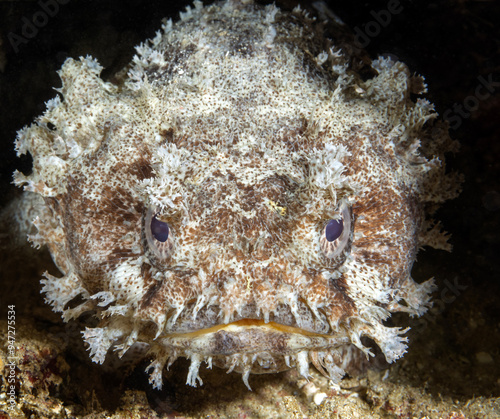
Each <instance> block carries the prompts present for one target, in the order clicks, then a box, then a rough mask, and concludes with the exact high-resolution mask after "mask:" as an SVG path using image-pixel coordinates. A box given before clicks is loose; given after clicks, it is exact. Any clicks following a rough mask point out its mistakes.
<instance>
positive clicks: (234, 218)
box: [15, 1, 456, 387]
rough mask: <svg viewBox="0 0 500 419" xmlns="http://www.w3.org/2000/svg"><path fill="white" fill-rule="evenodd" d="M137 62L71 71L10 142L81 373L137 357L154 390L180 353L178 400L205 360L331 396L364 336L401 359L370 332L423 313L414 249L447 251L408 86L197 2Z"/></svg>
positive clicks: (303, 28) (248, 7) (254, 16)
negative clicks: (80, 349)
mask: <svg viewBox="0 0 500 419" xmlns="http://www.w3.org/2000/svg"><path fill="white" fill-rule="evenodd" d="M137 50H138V53H139V55H138V56H137V57H135V59H134V62H133V64H132V66H131V68H130V70H129V72H128V75H126V76H125V75H124V76H123V77H122V78H121V79H120V80H119V81H118V83H117V84H111V83H105V82H103V81H102V80H101V79H100V78H99V73H100V70H101V68H100V67H99V65H98V64H97V63H96V62H95V61H93V60H92V59H90V58H81V59H80V60H72V59H68V60H67V61H66V63H65V64H64V66H63V68H62V70H61V72H60V76H61V79H62V82H63V87H62V88H61V89H60V94H61V96H60V97H57V98H56V99H54V100H52V101H50V102H49V103H48V104H47V107H48V109H47V112H46V113H45V114H44V115H42V116H41V117H40V118H39V119H38V120H37V121H36V123H35V124H33V125H32V126H30V127H28V128H25V129H23V130H21V131H20V132H19V136H18V140H17V147H18V151H19V153H25V152H27V151H29V152H30V153H31V154H32V156H33V160H34V170H33V174H32V175H30V176H28V177H26V176H24V175H22V174H19V173H17V174H16V177H15V180H16V183H17V184H19V185H21V184H23V185H24V187H25V189H26V190H27V191H31V192H35V193H36V194H38V195H40V196H42V197H43V200H33V202H34V204H33V206H32V207H35V209H36V211H37V213H38V214H39V216H38V218H37V219H36V220H35V221H34V224H35V226H36V227H37V229H38V233H37V234H36V235H33V236H31V239H32V241H33V242H34V243H35V244H37V245H47V246H48V247H49V249H50V251H51V253H52V256H53V258H54V261H55V262H56V264H57V266H58V267H59V269H60V270H61V272H62V274H63V276H62V277H61V278H57V277H54V276H51V275H49V274H46V275H45V279H44V280H42V283H43V284H44V288H43V292H44V293H45V295H46V298H47V300H48V301H49V302H50V303H51V304H52V305H53V307H54V310H56V311H60V312H62V313H63V317H64V319H65V320H69V319H73V318H76V317H78V316H79V315H80V314H81V313H83V312H84V311H88V310H92V311H93V312H94V314H95V316H97V318H98V319H100V320H99V324H98V326H97V327H94V328H87V329H86V330H85V331H84V332H83V335H84V338H85V341H86V342H87V344H88V345H89V349H90V353H91V356H92V358H93V359H94V360H95V361H96V362H103V361H104V358H105V356H106V354H107V353H108V351H109V349H111V348H113V350H117V351H118V353H119V355H120V356H121V355H123V354H124V353H125V352H126V351H127V350H128V349H129V348H130V347H131V346H132V345H134V344H136V343H145V344H147V345H146V346H147V348H149V349H148V353H147V356H149V357H150V358H151V359H152V363H151V365H150V367H149V370H150V371H151V382H152V383H153V385H155V386H156V387H160V386H161V373H162V370H163V368H164V366H165V365H167V366H168V365H170V364H171V363H172V362H173V361H175V359H176V358H178V357H179V356H182V357H187V358H190V359H191V366H190V369H189V372H188V378H187V382H188V383H189V384H191V385H196V381H197V380H198V381H200V382H201V380H200V378H199V376H198V369H199V366H200V363H201V362H202V361H205V362H206V363H207V364H208V365H209V366H210V365H212V363H213V364H215V365H218V366H222V367H225V368H228V369H229V370H233V369H234V370H236V371H240V372H242V373H243V379H244V381H245V383H246V384H247V385H248V376H249V373H250V372H275V371H280V370H283V369H286V368H289V367H297V368H298V370H299V372H300V373H301V374H302V375H303V376H306V377H307V376H308V366H309V362H312V363H313V364H314V365H315V366H316V367H317V368H318V369H319V370H320V371H322V372H323V373H324V374H325V375H327V376H329V377H330V378H332V379H333V380H337V381H338V380H339V379H340V378H341V377H342V375H343V374H344V370H345V368H346V367H348V365H349V363H350V362H351V359H353V357H355V354H356V351H359V350H361V351H363V352H366V353H369V349H368V348H366V347H365V346H364V345H363V343H362V342H361V340H360V338H361V337H362V336H367V337H369V338H371V339H373V340H374V341H375V342H376V343H377V345H378V346H379V347H380V348H381V350H382V352H383V353H384V354H385V357H386V359H387V360H388V361H389V362H392V361H393V360H395V359H397V358H399V357H400V356H402V354H403V353H404V352H405V348H406V345H405V343H404V342H405V341H406V338H404V337H402V336H401V334H402V333H403V332H404V331H402V330H400V329H397V328H389V327H386V326H383V324H382V321H383V320H384V319H385V318H387V317H388V316H389V315H390V313H391V312H395V311H406V312H408V313H410V314H412V315H414V314H416V315H421V314H423V313H424V312H425V311H426V309H427V307H428V306H429V292H430V291H431V290H432V282H431V281H427V282H425V283H423V284H417V283H415V282H414V281H413V280H412V278H411V276H410V271H411V268H412V264H413V262H414V260H415V255H416V253H417V250H418V248H419V246H422V245H425V244H430V245H433V246H434V247H442V248H447V245H446V241H445V239H444V237H443V236H442V235H441V234H440V233H439V232H438V229H437V228H430V227H432V223H431V221H430V219H428V215H429V214H430V213H431V212H432V211H433V210H434V209H435V208H436V204H439V203H440V202H442V201H444V200H446V199H448V198H451V197H453V196H454V195H455V193H456V187H454V186H453V185H454V184H455V179H454V177H453V176H445V175H444V167H443V163H442V162H443V155H442V153H443V152H444V151H446V150H447V149H450V148H451V146H452V143H451V141H450V140H449V137H448V136H447V132H446V129H445V128H444V127H443V126H442V124H440V123H439V122H437V121H436V120H435V117H436V115H435V113H433V109H432V106H431V105H430V104H429V103H428V102H426V101H425V100H423V99H418V100H417V102H413V101H412V100H411V99H410V93H415V94H419V93H422V91H423V90H425V89H424V84H423V82H422V79H421V78H419V77H412V76H410V73H409V71H408V70H407V68H406V67H405V66H404V64H402V63H394V62H392V61H390V60H387V59H380V60H377V61H375V62H374V63H373V66H372V67H373V68H372V73H373V74H374V76H373V77H371V78H369V79H368V80H366V81H365V80H363V79H362V78H361V77H360V76H359V75H358V74H357V73H356V72H355V71H354V70H353V69H352V67H351V65H350V59H349V57H347V56H346V55H345V54H344V53H343V51H342V50H339V49H337V48H336V47H335V39H333V41H329V40H326V39H324V38H323V37H322V35H321V31H320V28H319V26H317V25H316V23H314V22H313V20H311V19H308V18H306V17H305V16H304V15H303V14H302V12H300V11H299V10H295V11H294V12H293V13H285V12H281V11H279V10H278V9H276V8H275V7H274V6H268V7H265V8H261V7H257V6H254V5H253V4H251V3H245V4H243V3H240V2H238V1H227V2H224V3H221V4H216V5H213V6H208V7H205V8H203V7H202V6H201V4H200V3H195V9H194V10H188V12H187V13H186V14H183V15H182V16H181V20H180V22H178V23H176V24H175V25H173V24H172V22H171V21H169V22H167V23H166V24H165V25H164V27H163V32H161V33H158V35H157V37H156V38H155V39H154V40H152V41H150V42H148V43H147V44H144V45H141V46H140V47H138V48H137ZM61 99H62V100H61ZM49 122H50V124H49ZM51 124H53V126H55V128H53V126H52V125H51ZM51 128H53V129H51ZM27 193H30V192H27ZM32 213H33V208H32V209H31V210H30V214H32ZM153 217H154V218H156V219H157V220H160V221H162V222H166V223H168V227H169V235H168V239H167V241H166V242H164V243H162V242H159V241H157V240H156V239H155V238H154V236H152V233H151V227H150V226H151V220H152V219H153ZM332 219H335V220H341V221H342V223H343V224H342V225H343V228H344V232H343V235H342V237H341V238H339V239H337V240H335V241H333V242H328V241H327V240H326V239H325V232H324V230H325V226H326V224H327V223H328V222H329V220H332ZM339 222H340V221H339Z"/></svg>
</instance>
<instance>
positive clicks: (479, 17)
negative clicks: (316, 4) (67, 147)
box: [0, 0, 500, 397]
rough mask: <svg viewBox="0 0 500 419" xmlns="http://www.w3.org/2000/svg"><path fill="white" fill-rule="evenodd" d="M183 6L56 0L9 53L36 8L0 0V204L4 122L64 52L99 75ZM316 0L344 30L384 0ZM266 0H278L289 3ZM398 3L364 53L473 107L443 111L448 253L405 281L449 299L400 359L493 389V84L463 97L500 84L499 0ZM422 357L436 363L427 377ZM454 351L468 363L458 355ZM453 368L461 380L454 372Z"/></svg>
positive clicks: (499, 315) (48, 77)
mask: <svg viewBox="0 0 500 419" xmlns="http://www.w3.org/2000/svg"><path fill="white" fill-rule="evenodd" d="M189 3H190V2H187V1H176V2H168V1H159V0H152V1H149V2H141V1H139V0H135V1H133V0H129V1H78V0H70V1H67V4H64V5H59V10H58V11H57V13H54V16H52V17H49V18H48V19H47V22H46V24H44V25H40V26H41V27H40V28H39V29H38V33H37V34H36V35H35V36H33V37H32V38H31V39H28V42H27V43H21V44H19V45H18V47H17V49H18V51H16V50H15V49H14V48H13V46H12V44H11V43H10V41H9V34H11V35H10V37H11V38H12V34H16V35H21V34H22V28H23V24H24V22H25V21H26V19H32V18H33V17H34V16H35V14H36V13H38V12H39V11H40V10H43V9H42V7H41V5H40V2H36V1H22V2H21V1H9V2H1V3H0V30H1V32H0V42H1V44H0V100H1V102H0V110H1V112H0V127H1V130H0V142H1V149H0V150H1V151H0V205H4V204H5V203H6V202H8V201H9V200H10V199H12V197H13V196H14V195H15V194H16V193H17V190H16V188H14V187H13V186H12V185H11V184H10V182H11V176H12V172H13V171H14V169H16V168H17V169H19V170H21V171H23V172H26V173H28V172H29V170H30V164H31V162H30V159H29V157H23V158H22V159H18V158H16V156H15V152H14V150H13V141H14V139H15V136H16V131H17V130H18V129H20V128H22V127H23V126H24V125H26V124H30V123H31V122H32V121H33V119H34V118H35V117H36V116H38V115H40V114H41V113H43V112H44V110H45V105H44V102H45V101H47V100H48V99H50V98H52V97H54V96H55V92H54V90H53V87H59V86H60V81H59V79H58V77H57V74H56V71H57V70H58V69H59V68H60V67H61V65H62V63H63V62H64V60H65V59H66V58H67V57H75V58H76V57H78V56H85V55H92V56H93V57H96V58H97V59H98V60H99V62H100V63H101V64H102V65H103V66H104V68H105V70H104V72H103V74H102V76H103V77H104V78H107V77H110V76H111V75H112V74H113V73H114V72H116V71H118V70H120V69H121V68H122V67H123V66H124V65H126V64H127V63H128V62H129V61H130V59H131V58H132V56H133V54H134V49H133V47H134V46H135V45H138V44H139V43H140V42H142V41H144V40H145V39H147V38H150V37H153V36H154V34H155V31H157V30H158V29H159V28H160V24H161V19H162V18H163V17H166V16H171V17H173V18H174V19H175V18H177V16H178V13H179V11H180V10H183V9H184V7H185V6H186V5H187V4H189ZM301 3H302V5H303V6H306V7H307V6H310V2H301ZM326 3H327V4H328V5H329V7H330V8H331V9H332V10H333V11H335V12H336V13H337V15H338V16H339V17H340V18H341V19H342V20H343V21H344V22H345V23H346V24H347V25H348V26H349V27H351V28H352V29H355V28H358V29H360V30H366V29H368V28H367V27H366V26H364V25H366V24H367V23H368V22H373V21H374V20H375V17H374V15H373V13H374V12H378V11H380V10H383V9H387V5H388V2H387V1H371V2H368V1H350V2H345V1H327V2H326ZM278 5H280V6H282V7H284V8H290V7H293V6H294V5H295V2H292V1H284V2H278ZM400 7H401V8H402V11H401V13H398V14H395V15H392V16H391V21H390V22H389V23H388V24H387V25H386V27H382V26H380V31H379V33H378V35H376V36H373V37H371V38H370V42H369V43H368V45H367V47H366V48H367V51H368V53H369V55H370V56H371V57H372V58H375V57H376V56H377V54H389V55H391V56H393V57H396V58H398V59H399V60H400V61H403V62H405V63H406V64H407V65H408V66H409V68H410V70H411V71H413V72H415V73H418V74H422V75H424V76H425V78H426V81H427V83H428V87H429V93H428V94H427V95H426V97H427V98H428V99H429V100H430V101H431V102H432V103H434V104H435V105H436V110H437V111H438V112H439V114H440V115H443V114H444V113H445V112H446V111H447V110H449V109H451V110H452V112H453V106H454V104H459V105H460V104H464V102H465V103H469V104H470V103H473V104H474V103H477V104H478V106H477V109H475V110H473V111H471V112H467V111H466V112H467V114H464V115H467V116H463V117H460V121H459V123H458V122H457V121H458V120H457V119H456V118H455V120H454V123H453V124H452V125H453V128H454V129H451V130H450V133H451V136H452V137H453V138H454V139H457V140H459V141H460V143H461V149H460V152H459V153H457V154H456V155H450V156H449V157H448V160H447V164H448V167H449V169H450V170H454V171H458V172H460V173H462V174H463V175H464V178H465V182H464V184H463V192H462V194H461V195H460V197H459V198H457V199H455V200H453V201H450V202H448V203H446V204H445V205H444V206H443V207H442V208H441V209H440V210H439V212H438V214H437V218H439V219H441V220H442V222H443V225H444V228H445V229H446V230H447V231H449V232H451V233H452V238H451V243H452V244H453V245H454V251H453V253H451V254H449V253H445V252H442V251H434V250H430V249H429V250H425V251H424V252H421V253H419V255H418V259H419V260H418V262H417V264H416V266H415V268H414V276H415V277H416V278H417V280H425V279H427V278H428V277H430V276H435V277H436V281H437V284H438V288H439V290H438V292H437V293H436V299H437V300H440V301H443V299H442V298H440V295H441V294H440V293H441V292H443V290H445V289H447V287H448V291H451V293H452V294H450V295H455V297H456V298H455V299H454V300H453V301H450V302H444V303H442V304H440V305H439V304H438V306H437V307H435V308H434V311H433V312H431V314H430V316H429V317H428V318H427V320H426V322H425V323H418V321H416V323H414V324H413V326H414V329H415V331H414V332H412V333H413V334H410V339H411V340H413V341H414V342H415V343H414V345H416V347H418V348H419V349H418V354H417V353H416V352H413V353H412V352H411V350H412V349H410V353H409V355H408V356H409V357H411V356H413V357H415V358H418V359H420V361H419V362H428V363H429V368H428V370H429V372H428V373H423V374H421V375H419V376H418V377H415V378H414V383H415V385H417V384H419V383H424V382H425V383H428V384H426V385H427V388H428V389H429V391H431V392H433V393H435V394H439V393H442V392H446V391H448V392H450V393H451V394H453V395H454V396H455V395H456V396H457V397H462V396H463V397H472V396H473V395H476V396H478V395H483V396H497V397H498V396H499V395H500V382H499V381H498V377H499V376H500V374H499V368H500V367H499V365H500V353H499V348H500V337H499V336H500V333H499V332H500V330H499V329H500V304H499V301H498V296H499V295H500V286H499V279H500V275H499V273H500V239H499V215H500V189H499V179H500V177H499V175H500V171H499V166H500V163H499V162H500V143H499V139H500V128H499V127H500V124H498V123H497V119H498V117H499V115H500V93H499V92H500V85H499V86H493V87H492V89H494V91H492V92H491V94H490V96H489V97H487V98H483V99H482V100H479V101H477V102H474V99H471V98H470V97H471V96H474V94H475V89H476V88H477V87H478V86H479V85H480V79H479V77H483V78H484V79H488V78H490V79H491V78H492V79H493V80H496V81H498V82H500V54H499V49H500V33H499V32H500V31H499V23H498V22H500V2H498V1H493V0H492V1H488V0H484V1H466V0H443V1H429V2H425V1H405V0H401V2H400ZM39 23H40V22H39ZM484 91H485V90H484V89H483V90H482V92H484ZM468 98H469V99H468ZM454 283H455V284H457V283H458V284H460V285H461V286H462V287H467V288H466V289H463V290H459V291H458V292H456V293H453V290H450V288H449V286H448V285H447V284H454ZM447 301H448V300H447ZM2 310H3V308H2ZM422 325H423V326H425V327H422V328H421V329H422V332H421V333H420V332H419V327H420V326H422ZM481 352H486V353H488V354H489V355H491V357H492V358H493V360H494V362H493V364H487V365H483V364H482V363H481V362H479V361H478V359H479V358H478V357H477V354H478V353H481ZM419 357H420V358H419ZM428 358H431V359H433V360H437V361H438V362H439V364H440V366H441V367H442V368H441V369H440V370H439V371H440V372H439V374H436V367H435V365H432V364H431V363H430V361H429V360H428ZM462 358H464V359H467V360H469V361H468V362H463V363H460V359H462ZM410 359H411V358H410ZM426 365H427V364H426ZM457 374H458V375H459V376H460V377H463V380H462V381H460V380H458V381H457V379H456V377H457ZM429 383H430V384H429Z"/></svg>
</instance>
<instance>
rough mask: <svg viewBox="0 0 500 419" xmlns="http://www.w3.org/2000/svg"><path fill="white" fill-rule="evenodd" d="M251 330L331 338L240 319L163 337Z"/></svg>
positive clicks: (289, 327) (260, 320) (326, 335)
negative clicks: (259, 329)
mask: <svg viewBox="0 0 500 419" xmlns="http://www.w3.org/2000/svg"><path fill="white" fill-rule="evenodd" d="M251 328H263V329H266V331H267V332H278V333H288V334H298V335H304V336H311V337H324V338H328V337H331V335H328V334H325V333H315V332H311V331H309V330H304V329H301V328H299V327H293V326H287V325H284V324H280V323H276V322H267V323H266V322H265V321H264V320H262V319H241V320H237V321H234V322H231V323H227V324H219V325H216V326H212V327H208V328H206V329H199V330H195V331H193V332H186V333H168V334H166V335H164V336H165V337H169V338H175V337H184V338H195V337H197V336H202V335H206V334H209V333H217V332H219V331H225V332H235V333H238V331H242V330H248V329H251Z"/></svg>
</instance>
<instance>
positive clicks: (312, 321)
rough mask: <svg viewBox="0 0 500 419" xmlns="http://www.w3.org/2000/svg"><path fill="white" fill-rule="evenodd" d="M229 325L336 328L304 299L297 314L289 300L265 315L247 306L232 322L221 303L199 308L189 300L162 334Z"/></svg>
mask: <svg viewBox="0 0 500 419" xmlns="http://www.w3.org/2000/svg"><path fill="white" fill-rule="evenodd" d="M228 325H238V326H247V327H251V326H253V327H256V326H267V325H274V326H275V327H274V328H275V330H278V329H279V328H280V327H281V332H286V331H288V332H290V333H293V331H295V332H296V333H301V334H304V335H312V334H315V335H323V336H326V335H332V334H333V331H332V328H331V326H330V323H329V322H328V319H327V316H326V315H325V314H324V313H322V312H317V314H314V313H313V312H312V310H311V309H310V308H309V307H308V306H307V304H305V303H304V302H301V301H298V302H297V308H296V310H295V314H294V313H293V312H292V309H291V307H290V306H289V305H287V304H279V305H278V306H277V307H276V310H274V311H272V312H271V313H269V316H268V318H267V316H266V318H265V316H264V315H263V314H262V312H260V313H259V312H258V310H257V307H256V306H255V305H254V304H249V305H246V306H244V307H243V308H242V309H241V310H239V312H235V313H234V314H233V316H232V317H231V319H230V321H229V322H224V321H223V315H222V310H221V308H220V307H219V306H218V305H209V306H205V307H203V308H201V309H200V310H199V311H197V312H196V311H195V304H194V303H190V304H188V305H187V306H186V307H185V308H184V310H183V311H182V312H181V313H180V314H179V315H178V316H175V315H172V316H170V318H169V320H168V321H167V324H166V327H165V328H164V330H163V331H162V333H161V335H162V336H166V335H179V334H185V335H186V336H187V335H188V334H193V333H195V334H196V333H197V334H199V333H204V332H203V331H206V333H209V332H210V330H212V331H215V330H223V329H224V328H225V327H226V326H228Z"/></svg>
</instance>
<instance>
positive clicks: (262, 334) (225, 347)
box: [158, 319, 349, 356]
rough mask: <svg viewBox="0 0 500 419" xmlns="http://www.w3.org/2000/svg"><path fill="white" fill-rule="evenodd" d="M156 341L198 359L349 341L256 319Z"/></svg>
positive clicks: (340, 336) (289, 350) (292, 350)
mask: <svg viewBox="0 0 500 419" xmlns="http://www.w3.org/2000/svg"><path fill="white" fill-rule="evenodd" d="M158 341H159V343H161V345H162V346H163V347H165V348H171V349H172V350H174V351H182V352H185V351H186V350H187V351H188V352H191V353H197V354H199V355H201V356H220V355H223V356H228V355H232V354H242V353H246V354H252V353H262V352H267V353H270V354H281V355H286V354H290V353H296V352H298V351H302V350H309V349H315V350H321V349H322V348H325V349H326V348H332V347H338V346H341V345H345V344H348V343H349V339H348V337H347V336H345V335H344V334H342V333H340V334H338V335H329V334H322V333H315V332H310V331H307V330H303V329H300V328H297V327H293V326H286V325H283V324H279V323H275V322H268V323H265V322H264V320H256V319H242V320H238V321H235V322H232V323H228V324H220V325H217V326H212V327H209V328H206V329H200V330H196V331H192V332H187V333H169V334H163V335H162V336H161V337H159V338H158Z"/></svg>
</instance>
